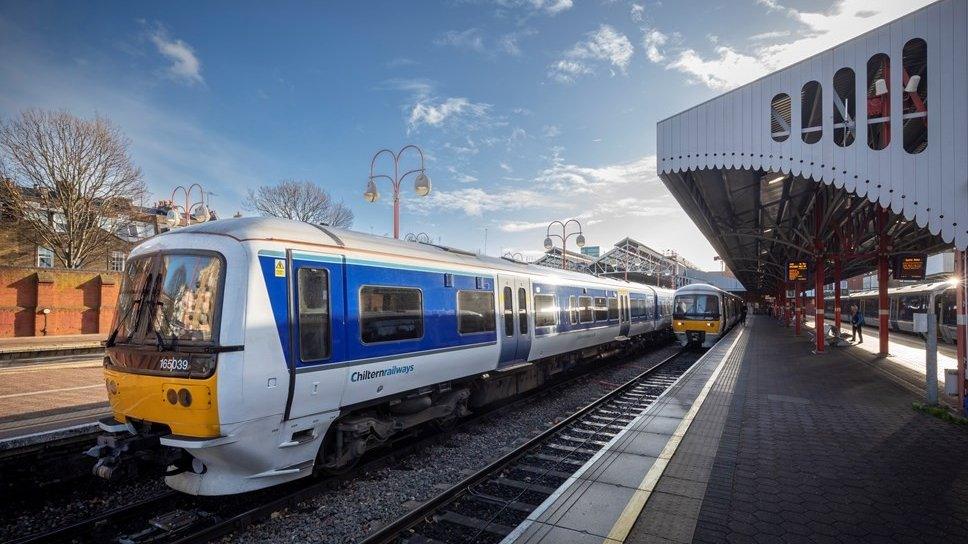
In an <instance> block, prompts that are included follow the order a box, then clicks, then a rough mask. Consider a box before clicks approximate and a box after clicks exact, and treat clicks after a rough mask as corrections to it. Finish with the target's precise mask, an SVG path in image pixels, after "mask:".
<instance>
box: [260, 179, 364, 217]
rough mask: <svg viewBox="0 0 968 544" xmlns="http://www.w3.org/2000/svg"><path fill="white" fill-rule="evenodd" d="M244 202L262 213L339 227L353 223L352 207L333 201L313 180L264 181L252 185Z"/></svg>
mask: <svg viewBox="0 0 968 544" xmlns="http://www.w3.org/2000/svg"><path fill="white" fill-rule="evenodd" d="M242 206H243V207H244V208H245V209H247V210H250V211H255V212H258V213H259V214H260V215H263V216H272V217H283V218H286V219H294V220H296V221H304V222H306V223H314V224H323V225H330V226H333V227H340V228H349V227H351V226H352V225H353V211H352V210H350V209H349V208H348V207H347V206H346V205H345V204H343V203H342V202H337V201H334V200H333V199H332V198H331V197H330V196H329V193H328V192H326V189H323V188H322V187H320V186H319V185H318V184H316V183H314V182H312V181H295V180H291V179H287V180H283V181H280V182H279V184H278V185H262V186H260V187H259V188H258V189H256V190H255V191H253V190H252V189H249V195H248V196H247V197H246V198H244V199H243V200H242Z"/></svg>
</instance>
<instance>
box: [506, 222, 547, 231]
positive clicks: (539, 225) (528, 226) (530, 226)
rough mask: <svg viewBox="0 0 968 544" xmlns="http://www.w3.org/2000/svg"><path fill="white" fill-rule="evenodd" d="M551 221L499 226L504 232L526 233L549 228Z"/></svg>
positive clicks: (509, 223)
mask: <svg viewBox="0 0 968 544" xmlns="http://www.w3.org/2000/svg"><path fill="white" fill-rule="evenodd" d="M550 222H551V221H550V220H549V221H534V222H527V221H508V222H505V223H501V225H500V226H498V228H499V229H501V230H502V231H504V232H526V231H529V230H540V229H544V228H546V227H547V226H548V223H550Z"/></svg>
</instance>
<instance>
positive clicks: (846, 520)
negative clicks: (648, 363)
mask: <svg viewBox="0 0 968 544" xmlns="http://www.w3.org/2000/svg"><path fill="white" fill-rule="evenodd" d="M751 323H752V324H751V326H749V327H747V331H749V335H747V338H746V339H745V343H744V342H740V343H739V344H738V345H737V348H736V349H735V350H734V353H733V354H732V356H731V359H730V360H727V361H726V362H725V363H724V365H723V367H722V371H721V372H720V374H719V375H718V377H717V379H716V381H715V383H714V384H713V386H712V388H711V389H710V391H709V394H708V396H707V397H706V400H705V402H704V403H703V404H702V407H701V408H700V409H699V410H698V412H697V413H696V415H695V419H694V420H693V423H692V425H690V427H689V430H688V431H687V432H686V433H685V434H684V436H683V437H682V441H681V443H680V444H679V447H678V448H677V449H676V451H675V453H674V454H673V455H672V457H671V459H670V460H669V462H668V465H667V466H666V467H665V470H664V471H663V472H662V474H661V476H660V477H659V479H658V481H657V483H656V485H655V489H654V492H653V493H651V494H650V495H649V497H648V499H647V500H646V502H645V504H644V507H643V508H642V510H641V512H640V514H639V515H638V519H637V520H636V522H635V524H634V526H633V527H632V528H631V531H630V532H629V533H628V536H627V538H626V539H625V540H624V541H625V542H634V543H645V542H677V543H684V542H703V543H704V542H717V543H718V542H878V543H879V542H938V541H946V542H957V541H964V540H965V538H966V537H965V535H968V462H966V461H965V459H966V457H965V455H964V452H965V451H968V450H966V448H968V429H966V428H964V427H962V426H958V425H954V424H951V423H946V422H944V421H941V420H939V419H936V418H934V417H931V416H927V415H925V414H922V413H920V412H916V411H914V410H913V409H912V403H913V402H916V401H919V400H920V395H919V394H918V392H917V390H916V389H915V390H912V388H911V387H910V384H909V383H908V384H905V383H899V382H898V380H896V379H893V378H892V372H891V371H890V369H891V368H892V367H890V366H889V365H894V361H892V360H890V359H882V360H867V359H865V358H860V357H857V355H856V351H855V350H856V348H851V349H831V350H828V351H827V353H826V354H824V355H820V356H817V355H813V354H811V351H812V349H813V347H814V346H813V343H812V342H811V340H810V338H809V337H807V336H806V335H804V336H801V337H795V336H794V335H793V334H792V331H791V330H790V329H787V328H784V327H782V326H780V325H778V324H777V323H776V322H775V321H774V320H772V319H770V318H769V317H766V316H754V317H753V318H751ZM878 365H881V366H878ZM669 410H670V411H669V412H667V413H669V414H672V413H674V409H673V408H670V409H669ZM613 536H614V535H613Z"/></svg>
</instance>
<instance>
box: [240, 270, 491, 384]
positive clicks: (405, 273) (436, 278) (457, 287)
mask: <svg viewBox="0 0 968 544" xmlns="http://www.w3.org/2000/svg"><path fill="white" fill-rule="evenodd" d="M294 257H299V258H300V259H299V261H294V265H293V266H296V267H297V268H298V266H300V265H301V264H302V262H304V261H309V260H310V258H311V256H309V255H306V254H302V253H298V254H296V253H294ZM312 260H313V261H319V262H322V261H321V260H320V259H315V258H313V259H312ZM276 261H282V263H283V265H285V259H279V258H276V257H274V256H267V255H261V254H260V255H259V262H260V265H261V268H262V275H263V278H264V280H265V284H266V290H267V291H268V295H269V303H270V305H271V307H272V315H273V318H274V319H275V322H276V329H277V331H278V333H279V341H280V343H281V344H282V347H283V353H284V354H285V358H286V363H287V364H290V362H291V360H292V359H293V357H294V356H295V354H292V353H291V351H292V350H291V347H290V346H291V343H290V328H291V324H290V320H289V299H288V291H287V288H288V285H287V282H288V281H290V278H291V276H292V275H293V272H292V271H290V270H286V272H285V277H278V276H276V274H275V267H276ZM326 262H328V261H326ZM308 264H311V262H310V263H308ZM446 276H451V277H452V278H453V281H452V283H451V286H448V285H446V284H445V277H446ZM338 277H339V276H338V275H336V274H334V275H333V279H334V280H336V279H337V278H338ZM478 278H480V279H478ZM336 283H340V282H338V281H334V282H333V284H332V285H331V286H330V288H331V291H330V294H329V296H330V301H331V305H332V308H333V309H334V310H337V309H343V308H345V318H343V315H344V314H343V311H334V312H333V315H331V316H330V317H331V320H330V323H331V325H330V328H331V334H332V336H331V340H332V343H333V345H334V348H335V347H338V345H339V344H340V343H341V342H342V341H344V339H345V349H334V350H333V355H334V357H331V358H329V359H327V360H325V361H314V362H303V361H301V360H298V359H297V363H296V366H297V367H306V366H318V365H325V364H331V363H341V362H345V361H355V360H361V359H369V358H373V357H385V356H389V355H405V354H413V353H419V352H422V351H429V350H436V349H441V348H449V347H460V346H465V345H472V344H480V343H486V342H495V341H496V340H497V333H496V332H495V331H488V332H482V333H474V334H460V333H459V332H458V330H457V294H458V292H459V291H464V290H467V291H474V290H482V291H490V292H492V293H493V292H494V278H493V277H490V276H471V275H458V274H452V273H449V272H443V271H428V270H415V269H399V268H385V267H380V266H369V265H364V264H359V263H351V264H347V265H346V266H345V284H344V285H343V286H338V285H336ZM364 286H385V287H413V288H416V289H420V291H421V297H422V299H423V311H424V331H423V335H422V336H421V337H420V338H416V339H412V340H400V341H391V342H382V343H374V344H364V343H363V342H362V340H361V330H360V321H359V316H360V289H361V288H362V287H364ZM339 299H343V300H342V304H340V303H339V302H340V300H339Z"/></svg>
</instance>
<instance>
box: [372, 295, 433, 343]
mask: <svg viewBox="0 0 968 544" xmlns="http://www.w3.org/2000/svg"><path fill="white" fill-rule="evenodd" d="M422 336H423V295H422V293H421V292H420V289H412V288H406V287H384V286H366V287H362V288H360V339H361V340H363V343H364V344H372V343H375V342H391V341H397V340H412V339H415V338H420V337H422Z"/></svg>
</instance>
